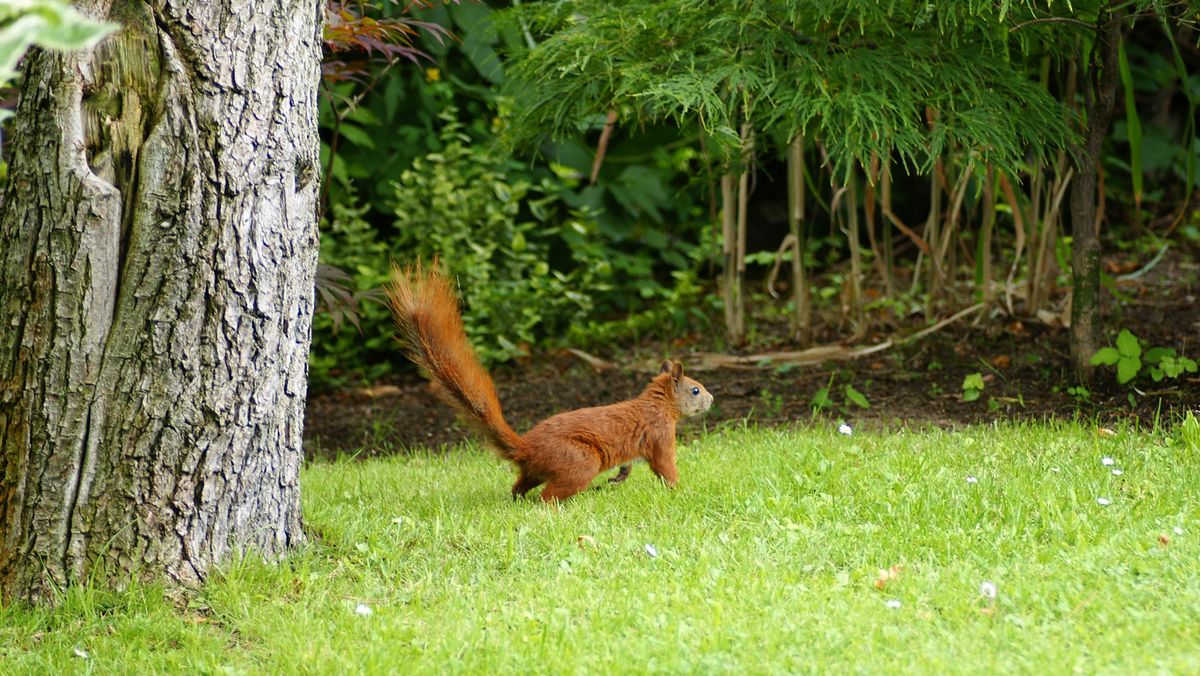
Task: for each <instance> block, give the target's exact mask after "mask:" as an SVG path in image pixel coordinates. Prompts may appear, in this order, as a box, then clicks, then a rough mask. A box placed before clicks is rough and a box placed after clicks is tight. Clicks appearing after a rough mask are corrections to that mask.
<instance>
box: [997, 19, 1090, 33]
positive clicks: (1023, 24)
mask: <svg viewBox="0 0 1200 676" xmlns="http://www.w3.org/2000/svg"><path fill="white" fill-rule="evenodd" d="M1039 23H1066V24H1071V25H1073V26H1082V27H1084V28H1086V29H1088V30H1095V28H1096V25H1095V24H1090V23H1088V22H1086V21H1080V20H1079V19H1072V18H1069V17H1065V16H1046V17H1042V18H1040V19H1030V20H1029V21H1022V22H1021V23H1019V24H1017V25H1015V26H1013V27H1012V28H1010V29H1008V32H1009V33H1015V32H1017V31H1019V30H1021V29H1022V28H1024V27H1026V26H1033V25H1036V24H1039Z"/></svg>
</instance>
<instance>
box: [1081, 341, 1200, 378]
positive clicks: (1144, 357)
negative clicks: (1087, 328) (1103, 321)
mask: <svg viewBox="0 0 1200 676" xmlns="http://www.w3.org/2000/svg"><path fill="white" fill-rule="evenodd" d="M1142 342H1143V341H1141V340H1139V339H1138V338H1137V336H1135V335H1133V333H1132V332H1130V331H1129V329H1121V332H1120V333H1119V334H1118V335H1117V345H1116V347H1115V348H1114V347H1105V348H1101V349H1099V350H1097V351H1096V354H1094V355H1092V364H1093V365H1096V366H1114V365H1115V366H1116V367H1117V383H1119V384H1121V385H1124V384H1126V383H1128V382H1129V381H1131V380H1133V379H1134V378H1136V377H1137V376H1138V374H1139V373H1141V374H1148V375H1149V376H1150V378H1151V379H1152V380H1154V382H1156V383H1157V382H1159V381H1161V380H1162V379H1163V378H1178V377H1179V376H1181V375H1183V374H1184V373H1195V372H1196V369H1197V366H1196V362H1195V361H1193V360H1192V359H1188V358H1187V357H1183V356H1180V355H1179V354H1178V353H1176V351H1175V349H1174V348H1165V347H1154V348H1150V349H1148V350H1145V351H1144V352H1143V349H1142ZM1143 367H1149V368H1143Z"/></svg>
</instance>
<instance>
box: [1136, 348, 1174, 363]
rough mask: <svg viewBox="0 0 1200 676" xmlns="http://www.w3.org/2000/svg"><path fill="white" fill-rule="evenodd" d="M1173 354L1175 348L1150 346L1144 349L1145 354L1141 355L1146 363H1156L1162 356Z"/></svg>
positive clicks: (1171, 355) (1172, 355)
mask: <svg viewBox="0 0 1200 676" xmlns="http://www.w3.org/2000/svg"><path fill="white" fill-rule="evenodd" d="M1174 356H1175V350H1174V349H1173V348H1169V347H1152V348H1150V349H1149V350H1146V354H1145V356H1144V357H1143V359H1144V360H1145V362H1146V363H1147V364H1157V363H1159V362H1160V361H1162V360H1163V358H1164V357H1174Z"/></svg>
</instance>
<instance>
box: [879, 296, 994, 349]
mask: <svg viewBox="0 0 1200 676" xmlns="http://www.w3.org/2000/svg"><path fill="white" fill-rule="evenodd" d="M983 308H984V304H983V303H976V304H974V305H972V306H971V307H969V308H967V309H965V310H959V311H958V312H956V313H954V314H952V315H950V316H949V317H947V318H945V319H943V320H942V321H940V322H938V323H937V324H934V325H933V326H930V327H927V328H924V329H921V330H920V331H917V332H916V333H914V334H912V335H910V336H908V337H907V338H903V339H901V340H900V341H899V343H898V344H899V345H908V344H909V343H911V342H913V341H915V340H920V339H921V338H924V337H925V336H928V335H929V334H931V333H933V332H935V331H940V330H942V329H944V328H946V327H947V326H949V325H950V324H953V323H954V322H956V321H958V320H960V319H962V318H963V317H966V316H967V315H969V314H971V313H972V312H978V311H979V310H982V309H983Z"/></svg>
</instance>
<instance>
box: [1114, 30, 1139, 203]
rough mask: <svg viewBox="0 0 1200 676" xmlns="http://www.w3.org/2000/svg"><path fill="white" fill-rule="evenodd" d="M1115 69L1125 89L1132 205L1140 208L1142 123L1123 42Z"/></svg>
mask: <svg viewBox="0 0 1200 676" xmlns="http://www.w3.org/2000/svg"><path fill="white" fill-rule="evenodd" d="M1117 69H1118V70H1119V71H1120V73H1121V84H1122V86H1123V87H1124V89H1125V126H1126V129H1127V131H1128V134H1129V168H1130V175H1131V176H1132V178H1133V203H1134V205H1135V206H1137V207H1138V208H1141V206H1142V121H1141V119H1140V118H1139V117H1138V112H1137V101H1136V100H1135V99H1134V95H1133V76H1132V75H1131V74H1130V72H1129V59H1128V58H1127V57H1126V56H1125V41H1124V40H1122V41H1121V44H1120V45H1119V46H1118V48H1117Z"/></svg>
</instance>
